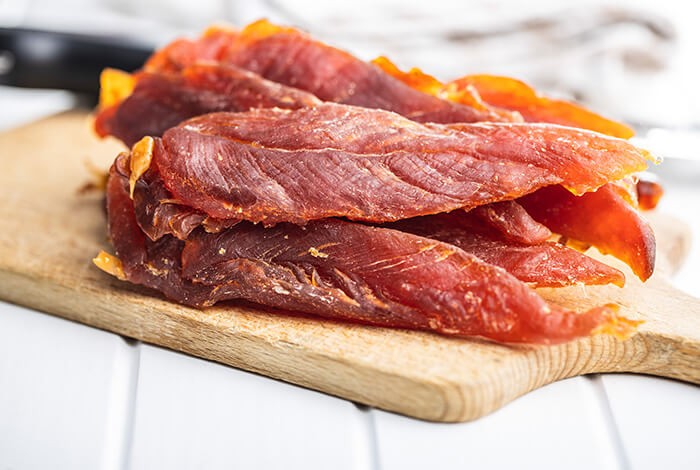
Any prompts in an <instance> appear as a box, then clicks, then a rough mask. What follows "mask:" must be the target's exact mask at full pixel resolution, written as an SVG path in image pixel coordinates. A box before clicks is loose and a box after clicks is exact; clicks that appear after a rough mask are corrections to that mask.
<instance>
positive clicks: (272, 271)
mask: <svg viewBox="0 0 700 470" xmlns="http://www.w3.org/2000/svg"><path fill="white" fill-rule="evenodd" d="M107 209H108V215H109V229H110V238H111V240H112V244H113V246H114V248H115V251H116V257H112V256H109V255H106V254H101V255H100V256H98V257H97V258H96V259H95V263H96V264H97V265H98V266H100V267H102V268H104V269H106V270H108V271H110V272H111V273H112V274H115V275H118V276H119V277H121V278H123V279H126V280H129V281H131V282H134V283H137V284H142V285H145V286H148V287H152V288H155V289H158V290H159V291H161V292H163V293H164V294H165V295H166V297H168V298H170V299H173V300H176V301H178V302H181V303H184V304H187V305H193V306H206V305H211V304H213V303H215V302H217V301H220V300H226V299H245V300H249V301H252V302H256V303H260V304H263V305H267V306H271V307H277V308H285V309H290V310H296V311H301V312H306V313H310V314H315V315H320V316H323V317H326V318H333V319H342V320H352V321H359V322H363V323H367V324H372V325H379V326H391V327H399V328H410V329H420V330H427V331H434V332H439V333H442V334H447V335H454V336H482V337H485V338H489V339H493V340H497V341H503V342H525V343H543V344H548V343H559V342H563V341H567V340H570V339H572V338H575V337H579V336H584V335H589V334H591V333H593V332H600V331H605V332H612V333H615V334H619V335H627V334H629V333H630V332H631V331H632V330H633V329H634V324H635V322H630V321H629V320H626V319H624V318H620V317H618V316H617V315H616V314H615V311H614V308H612V307H608V306H605V307H600V308H596V309H593V310H590V311H588V312H585V313H576V312H572V311H567V310H564V309H561V308H559V307H556V306H554V305H549V304H547V303H546V302H545V301H544V300H543V299H542V298H541V297H539V296H538V295H537V294H536V293H535V292H534V291H532V290H530V289H529V288H528V287H527V286H525V285H524V284H522V283H521V282H520V281H518V280H517V279H515V278H514V277H512V276H510V275H509V274H507V273H506V272H505V271H503V270H502V269H501V268H498V267H495V266H491V265H488V264H486V263H484V262H482V261H480V260H479V259H478V258H476V257H474V256H472V255H469V254H468V253H466V252H464V251H463V250H461V249H459V248H457V247H455V246H452V245H448V244H445V243H442V242H438V241H435V240H431V239H427V238H423V237H419V236H416V235H412V234H408V233H404V232H401V231H397V230H390V229H386V228H378V227H369V226H365V225H361V224H355V223H351V222H343V221H339V220H334V219H327V220H323V221H318V222H313V223H310V224H308V225H307V226H305V227H299V226H293V225H289V224H280V225H278V226H275V227H273V228H267V229H266V228H264V227H262V226H260V225H253V224H250V223H241V224H237V225H235V226H234V227H231V228H229V229H226V230H223V231H222V232H220V233H217V234H208V233H205V232H202V231H196V232H193V233H192V234H191V235H190V237H189V238H188V240H187V241H184V242H183V241H180V240H177V239H175V238H173V237H170V236H166V237H163V238H161V239H160V240H158V241H157V242H153V241H151V240H149V239H148V238H147V237H146V236H145V235H144V234H143V233H142V232H141V230H140V228H139V226H138V224H137V222H136V218H135V216H134V206H133V203H132V200H131V199H130V197H129V181H128V179H127V178H126V177H124V176H122V175H121V174H120V173H119V172H117V171H116V169H115V167H113V168H112V170H111V172H110V178H109V181H108V193H107Z"/></svg>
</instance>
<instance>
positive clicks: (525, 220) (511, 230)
mask: <svg viewBox="0 0 700 470" xmlns="http://www.w3.org/2000/svg"><path fill="white" fill-rule="evenodd" d="M467 214H468V215H470V216H472V217H475V218H476V219H478V222H481V224H479V223H473V224H471V227H465V228H470V229H472V230H476V229H477V228H478V226H479V225H486V226H487V227H491V228H492V229H494V230H495V231H496V232H498V234H499V235H500V236H501V237H503V239H504V240H506V241H512V242H516V243H523V244H525V245H534V244H537V243H542V242H544V241H546V240H547V239H548V238H549V237H550V236H551V235H552V232H551V231H550V230H549V229H548V228H547V227H545V226H544V225H542V224H541V223H539V222H537V221H536V220H535V219H533V218H532V216H531V215H530V214H528V213H527V211H526V210H525V208H524V207H523V206H521V205H520V204H518V203H517V202H516V201H501V202H494V203H491V204H486V205H483V206H479V207H476V208H474V209H472V210H471V211H469V212H467ZM464 220H465V217H464V216H462V215H460V216H459V217H458V220H457V221H455V222H459V223H461V224H464Z"/></svg>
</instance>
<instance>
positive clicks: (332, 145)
mask: <svg viewBox="0 0 700 470" xmlns="http://www.w3.org/2000/svg"><path fill="white" fill-rule="evenodd" d="M146 139H150V138H146ZM153 148H154V150H153V154H152V156H151V155H149V156H148V159H149V160H150V159H151V158H152V161H153V163H154V164H156V165H157V166H158V170H159V173H160V175H161V177H162V178H163V181H164V183H165V186H166V187H167V189H168V190H169V191H170V192H171V193H172V194H173V196H174V197H175V199H176V200H177V201H179V202H181V203H184V204H186V205H187V206H189V207H192V208H195V209H198V210H200V211H202V212H205V213H206V214H207V215H209V216H211V217H214V218H218V219H244V220H249V221H252V222H264V223H265V224H267V225H272V224H275V223H278V222H293V223H305V222H307V221H309V220H316V219H321V218H326V217H340V216H342V217H347V218H349V219H352V220H362V221H368V222H387V221H392V220H399V219H404V218H409V217H415V216H419V215H427V214H435V213H439V212H448V211H451V210H454V209H458V208H467V209H470V208H473V207H477V206H480V205H484V204H487V203H491V202H497V201H502V200H509V199H513V198H516V197H519V196H522V195H524V194H528V193H530V192H532V191H535V190H536V189H538V188H540V187H543V186H547V185H552V184H561V185H564V186H566V187H567V188H569V189H570V190H571V191H573V192H576V193H579V194H580V193H583V192H586V191H590V190H593V189H595V188H597V187H599V186H600V185H602V184H605V183H606V182H607V181H609V180H610V179H617V178H620V177H622V176H624V175H625V174H627V173H628V172H630V171H637V170H639V169H642V168H644V167H645V166H646V163H645V161H646V159H648V158H651V157H650V155H649V154H648V153H646V152H644V151H642V150H639V149H637V148H636V147H634V146H632V145H631V144H629V143H628V142H626V141H623V140H619V139H612V138H606V137H604V136H602V135H600V134H595V133H591V132H586V131H580V130H576V129H570V128H563V127H559V126H548V125H531V124H498V123H482V124H471V125H469V124H453V125H448V126H443V125H437V124H428V125H421V124H418V123H415V122H412V121H409V120H407V119H405V118H402V117H401V116H398V115H397V114H394V113H389V112H385V111H381V110H371V109H364V108H357V107H352V106H343V105H337V104H328V103H326V104H322V105H319V106H316V107H314V108H302V109H298V110H291V111H290V110H281V109H259V110H251V111H249V112H245V113H215V114H208V115H205V116H201V117H197V118H193V119H191V120H189V121H186V122H184V123H182V124H180V125H179V126H177V127H175V128H172V129H170V130H168V131H167V132H165V134H164V135H163V138H162V139H155V144H154V145H153ZM139 176H140V175H132V177H135V179H137V178H138V177H139ZM368 194H371V197H368V196H367V195H368ZM545 225H546V224H545Z"/></svg>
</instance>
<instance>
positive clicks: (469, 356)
mask: <svg viewBox="0 0 700 470" xmlns="http://www.w3.org/2000/svg"><path fill="white" fill-rule="evenodd" d="M0 149H1V150H2V151H1V152H0V185H1V187H2V192H0V298H2V299H6V300H9V301H11V302H15V303H17V304H22V305H26V306H29V307H32V308H35V309H38V310H42V311H45V312H48V313H51V314H54V315H58V316H61V317H64V318H68V319H71V320H75V321H78V322H82V323H86V324H88V325H92V326H95V327H97V328H103V329H105V330H109V331H113V332H116V333H119V334H122V335H126V336H129V337H133V338H137V339H140V340H142V341H146V342H149V343H153V344H157V345H160V346H164V347H167V348H172V349H175V350H178V351H183V352H186V353H189V354H192V355H195V356H199V357H203V358H206V359H210V360H214V361H218V362H222V363H224V364H229V365H232V366H235V367H240V368H242V369H246V370H250V371H254V372H258V373H260V374H264V375H267V376H270V377H274V378H278V379H281V380H285V381H289V382H293V383H296V384H299V385H303V386H306V387H309V388H313V389H316V390H320V391H323V392H326V393H329V394H332V395H337V396H340V397H344V398H347V399H350V400H354V401H357V402H360V403H365V404H368V405H372V406H376V407H379V408H383V409H386V410H391V411H395V412H398V413H403V414H406V415H410V416H414V417H418V418H422V419H428V420H434V421H466V420H471V419H475V418H478V417H480V416H483V415H484V414H487V413H489V412H491V411H493V410H495V409H497V408H499V407H500V406H502V405H504V404H505V403H507V402H509V401H511V400H513V399H514V398H516V397H518V396H520V395H522V394H524V393H526V392H528V391H530V390H533V389H535V388H537V387H540V386H542V385H544V384H547V383H550V382H552V381H555V380H558V379H562V378H565V377H571V376H574V375H580V374H586V373H592V372H609V371H618V372H619V371H629V372H639V373H645V374H654V375H661V376H666V377H673V378H677V379H681V380H686V381H690V382H694V383H700V300H698V299H695V298H693V297H690V296H688V295H686V294H683V293H682V292H680V291H678V290H676V289H674V288H673V287H671V286H670V284H669V283H668V281H667V279H668V276H669V275H670V274H671V272H672V270H673V268H674V267H675V266H678V265H679V264H680V262H681V261H682V259H683V256H684V254H685V252H686V251H687V246H688V243H689V239H690V236H689V234H688V233H687V230H686V229H685V228H684V225H683V224H682V223H679V222H678V221H676V220H672V219H669V218H666V217H662V216H660V215H654V214H652V216H653V217H652V218H653V223H654V226H655V230H656V232H657V238H658V243H659V247H660V253H659V258H660V262H659V268H658V270H657V273H655V275H654V276H653V277H652V279H650V280H649V281H648V282H647V283H645V284H641V283H640V282H639V281H638V280H637V279H636V278H635V277H634V276H633V275H632V274H631V273H630V272H629V270H627V269H626V268H624V267H623V268H622V269H625V272H626V273H627V278H628V283H627V286H626V287H625V288H623V289H620V288H617V287H614V286H605V287H585V288H584V287H571V288H565V289H542V290H540V292H541V293H542V294H543V295H544V296H545V297H547V298H548V299H549V300H551V301H553V302H556V303H560V304H562V305H565V306H568V307H570V308H575V309H579V310H581V309H586V308H588V307H590V306H593V305H600V304H603V303H608V302H615V303H618V304H619V305H620V306H621V313H622V314H623V315H625V316H628V317H630V318H637V319H643V320H645V323H644V324H643V325H641V327H640V328H639V333H638V334H636V335H635V336H633V337H631V338H630V339H628V340H626V341H619V340H617V339H615V338H612V337H609V336H603V335H599V336H594V337H591V338H585V339H581V340H577V341H573V342H570V343H567V344H563V345H557V346H536V347H535V346H503V345H498V344H494V343H491V342H487V341H480V340H462V339H452V338H445V337H442V336H438V335H434V334H430V333H421V332H411V331H403V330H392V329H385V328H375V327H366V326H359V325H347V324H342V323H337V322H332V321H327V320H320V319H315V318H308V317H302V316H295V315H290V314H287V313H283V312H274V311H269V310H268V311H263V310H259V309H256V308H254V307H251V306H247V305H237V304H234V303H230V304H226V305H224V306H217V307H214V308H210V309H206V310H196V309H191V308H186V307H183V306H180V305H178V304H174V303H171V302H168V301H165V300H163V299H162V298H161V297H160V296H159V295H158V294H157V293H154V292H151V291H148V290H146V289H142V288H139V287H135V286H132V285H130V284H127V283H124V282H120V281H118V280H117V279H114V278H112V277H111V276H108V275H106V274H104V273H103V272H101V271H99V270H98V269H97V268H95V267H94V266H93V265H92V263H91V259H92V257H93V256H94V255H95V254H96V253H97V252H98V251H99V250H101V249H105V250H107V251H109V244H108V243H107V239H106V228H105V217H104V210H103V204H102V196H101V195H100V194H98V193H94V194H88V195H80V194H78V189H79V188H80V187H81V186H82V185H84V184H85V183H86V182H87V181H88V180H89V179H90V177H91V172H90V167H96V168H100V169H103V170H104V169H107V168H108V166H109V164H110V163H111V161H112V160H113V159H114V157H115V156H116V155H117V153H118V152H119V151H121V150H122V147H121V146H120V145H119V144H118V143H117V142H115V141H112V140H107V141H99V140H98V139H96V138H95V137H94V136H93V134H92V132H91V130H90V125H89V117H88V116H87V115H86V114H85V113H78V112H74V113H67V114H62V115H58V116H55V117H52V118H49V119H46V120H43V121H40V122H37V123H34V124H31V125H28V126H26V127H23V128H20V129H16V130H13V131H10V132H7V133H5V134H3V135H0ZM605 259H606V261H607V262H610V263H612V264H614V265H615V266H617V267H620V263H618V262H617V261H615V260H613V259H612V258H607V257H606V258H605Z"/></svg>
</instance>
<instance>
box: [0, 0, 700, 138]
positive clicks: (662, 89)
mask: <svg viewBox="0 0 700 470" xmlns="http://www.w3.org/2000/svg"><path fill="white" fill-rule="evenodd" d="M263 17H266V18H269V19H270V20H272V21H275V22H280V23H285V24H291V25H294V26H298V27H300V28H302V29H305V30H307V31H309V32H311V33H313V34H314V35H316V36H317V37H319V38H321V39H323V40H325V41H328V42H331V43H332V44H334V45H338V46H340V47H343V48H345V49H348V50H350V51H352V52H353V53H355V54H357V55H359V56H360V57H362V58H364V59H372V58H374V57H376V56H378V55H380V54H383V55H387V56H389V57H390V58H391V59H392V60H394V61H395V62H397V63H398V64H399V65H400V66H401V67H403V68H410V67H413V66H417V67H420V68H422V69H423V70H424V71H426V72H428V73H430V74H433V75H436V76H437V77H438V78H442V79H450V78H456V77H458V76H460V75H465V74H468V73H494V74H504V75H510V76H514V77H517V78H520V79H523V80H525V81H527V82H529V83H530V84H532V85H535V86H536V87H537V88H538V89H540V90H541V91H543V92H547V93H549V94H551V95H554V96H558V97H566V98H574V99H577V100H579V101H582V102H584V103H586V104H588V105H590V106H591V107H593V108H594V109H596V110H598V111H599V112H601V113H604V114H608V115H610V116H612V117H616V118H619V119H623V120H625V121H626V122H628V123H630V124H633V125H636V126H637V127H638V128H639V129H641V130H645V129H649V128H658V127H662V128H674V129H686V128H687V129H692V128H695V127H698V126H700V87H698V86H697V77H698V76H699V74H700V59H698V55H697V49H698V46H700V29H698V28H697V24H698V23H699V22H700V12H699V10H698V9H697V7H696V6H695V2H687V1H682V0H666V1H663V2H660V1H654V0H637V1H628V0H617V1H614V2H611V1H608V2H605V1H600V0H577V1H570V2H558V1H552V0H530V1H528V2H519V1H514V0H472V1H460V0H430V1H415V0H414V1H411V0H353V1H351V2H347V1H344V2H314V1H311V0H246V1H242V0H198V1H196V2H192V1H185V0H174V1H166V0H63V1H51V0H0V27H5V28H7V27H22V28H32V29H48V30H54V31H65V32H72V33H81V34H88V35H98V36H103V37H109V38H116V39H117V43H121V44H127V43H128V44H131V43H136V44H137V45H139V46H143V47H146V48H153V47H157V46H160V45H163V44H165V43H166V42H168V41H169V40H171V39H172V38H173V37H175V36H179V35H194V34H197V33H198V32H199V31H201V30H202V29H203V28H205V27H206V26H207V25H209V24H211V23H213V22H225V23H231V24H233V25H236V26H242V25H244V24H246V23H248V22H250V21H254V20H256V19H259V18H263ZM45 49H47V50H46V51H44V53H46V54H49V53H50V49H51V46H50V44H47V45H46V47H45ZM115 53H116V51H115ZM103 57H104V59H105V60H108V57H106V56H103ZM14 60H15V58H13V57H12V56H11V55H8V53H7V52H5V53H0V72H2V71H3V70H7V69H8V68H9V67H11V66H12V62H13V61H14Z"/></svg>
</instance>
